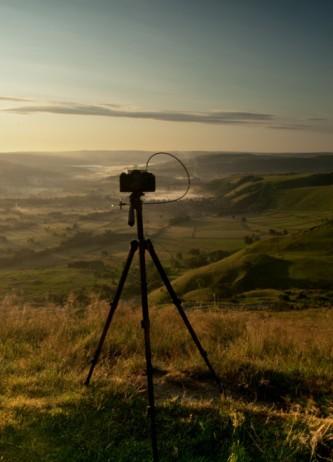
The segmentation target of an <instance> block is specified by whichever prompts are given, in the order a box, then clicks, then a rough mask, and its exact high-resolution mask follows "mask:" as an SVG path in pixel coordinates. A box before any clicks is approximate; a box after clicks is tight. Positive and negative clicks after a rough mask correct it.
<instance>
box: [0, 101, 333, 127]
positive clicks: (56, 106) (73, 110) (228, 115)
mask: <svg viewBox="0 0 333 462" xmlns="http://www.w3.org/2000/svg"><path fill="white" fill-rule="evenodd" d="M0 100H5V101H15V102H25V103H28V102H30V104H24V105H22V104H21V105H19V106H16V107H11V108H6V109H3V110H2V111H4V112H12V113H16V114H35V113H45V114H63V115H79V116H98V117H114V118H131V119H148V120H158V121H164V122H187V123H200V124H210V125H243V126H245V125H246V126H261V127H266V128H269V129H274V130H303V131H325V132H327V131H330V130H331V124H330V123H328V120H327V119H325V118H321V117H308V118H305V119H299V120H297V119H289V118H283V117H279V116H277V115H274V114H270V113H262V112H245V111H207V112H186V111H167V110H162V111H143V110H137V109H134V108H133V109H130V108H128V107H125V106H120V105H117V104H111V103H105V104H82V103H75V102H62V101H61V102H60V101H57V102H49V103H47V104H38V102H36V103H33V104H31V102H32V101H31V100H25V99H20V98H11V97H0Z"/></svg>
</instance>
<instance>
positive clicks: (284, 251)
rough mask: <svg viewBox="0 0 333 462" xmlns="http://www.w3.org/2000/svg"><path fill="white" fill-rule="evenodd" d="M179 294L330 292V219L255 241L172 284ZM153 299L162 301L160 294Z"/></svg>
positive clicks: (332, 274) (332, 280)
mask: <svg viewBox="0 0 333 462" xmlns="http://www.w3.org/2000/svg"><path fill="white" fill-rule="evenodd" d="M174 287H175V289H176V290H177V292H178V293H179V294H180V295H181V296H185V297H186V298H188V299H192V300H196V299H199V300H200V299H202V298H208V299H209V298H210V299H212V298H213V297H219V298H223V297H229V296H233V295H235V294H239V293H242V292H247V291H252V290H256V289H283V290H284V289H290V288H300V289H325V290H333V221H331V222H328V223H325V224H322V225H320V226H317V227H314V228H311V229H310V230H307V231H302V232H299V233H296V234H293V235H288V236H279V237H275V238H271V239H267V240H265V241H259V242H256V243H255V244H252V245H250V246H249V247H247V248H245V249H243V250H240V251H239V252H236V253H234V254H233V255H230V256H229V257H226V258H224V259H222V260H219V261H218V262H216V263H212V264H209V265H206V266H203V267H200V268H197V269H194V270H191V271H187V272H186V273H185V274H184V275H182V276H181V277H178V278H177V279H175V280H174ZM152 295H153V299H154V300H155V301H162V300H164V299H166V294H165V293H164V292H163V291H162V290H161V289H159V290H157V291H155V292H154V293H153V294H152Z"/></svg>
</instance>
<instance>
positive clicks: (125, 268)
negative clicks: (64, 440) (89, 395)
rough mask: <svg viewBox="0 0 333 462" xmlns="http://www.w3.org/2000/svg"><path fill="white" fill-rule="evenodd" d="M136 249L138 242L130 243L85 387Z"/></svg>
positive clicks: (97, 357) (98, 354)
mask: <svg viewBox="0 0 333 462" xmlns="http://www.w3.org/2000/svg"><path fill="white" fill-rule="evenodd" d="M137 248H138V241H132V242H131V247H130V250H129V253H128V257H127V260H126V263H125V266H124V269H123V272H122V275H121V277H120V280H119V283H118V287H117V290H116V293H115V295H114V299H113V301H112V302H111V304H110V311H109V314H108V316H107V318H106V322H105V325H104V328H103V331H102V335H101V338H100V339H99V342H98V345H97V348H96V351H95V354H94V356H93V358H92V360H91V366H90V369H89V372H88V375H87V378H86V381H85V382H84V384H85V385H89V382H90V379H91V376H92V374H93V372H94V369H95V366H96V364H97V362H98V359H99V356H100V354H101V351H102V347H103V344H104V340H105V337H106V334H107V332H108V330H109V327H110V325H111V321H112V318H113V315H114V313H115V311H116V308H117V305H118V302H119V299H120V296H121V292H122V290H123V287H124V284H125V281H126V277H127V274H128V271H129V269H130V266H131V263H132V260H133V257H134V254H135V252H136V250H137Z"/></svg>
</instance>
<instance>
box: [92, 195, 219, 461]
mask: <svg viewBox="0 0 333 462" xmlns="http://www.w3.org/2000/svg"><path fill="white" fill-rule="evenodd" d="M142 196H143V192H133V193H132V194H131V196H130V209H129V217H128V224H129V225H130V226H134V224H135V218H136V224H137V236H138V239H137V240H134V241H132V242H131V245H130V250H129V253H128V256H127V260H126V263H125V266H124V269H123V272H122V275H121V277H120V280H119V284H118V287H117V289H116V293H115V295H114V299H113V301H112V302H111V304H110V311H109V313H108V316H107V319H106V322H105V325H104V328H103V331H102V334H101V337H100V340H99V342H98V345H97V348H96V352H95V354H94V356H93V358H92V360H91V366H90V369H89V372H88V376H87V378H86V381H85V385H89V382H90V379H91V376H92V374H93V372H94V369H95V366H96V364H97V362H98V359H99V356H100V354H101V350H102V347H103V344H104V340H105V337H106V335H107V332H108V330H109V328H110V325H111V322H112V318H113V315H114V313H115V311H116V309H117V306H118V302H119V299H120V296H121V293H122V290H123V287H124V284H125V281H126V278H127V275H128V272H129V269H130V266H131V263H132V260H133V257H134V254H135V253H136V251H137V250H138V249H139V263H140V277H141V305H142V321H141V327H142V328H143V330H144V343H145V357H146V370H147V385H148V387H147V388H148V415H149V416H150V434H151V443H152V453H153V461H154V462H158V451H157V437H156V413H155V399H154V385H153V366H152V361H151V346H150V321H149V310H148V294H147V276H146V260H145V253H146V251H148V253H149V254H150V256H151V258H152V260H153V262H154V264H155V266H156V268H157V270H158V272H159V274H160V276H161V279H162V281H163V283H164V285H165V287H166V289H167V290H168V292H169V294H170V297H171V299H172V301H173V303H174V305H175V306H176V308H177V310H178V313H179V314H180V316H181V318H182V320H183V322H184V324H185V326H186V327H187V330H188V331H189V333H190V335H191V337H192V339H193V341H194V343H195V345H196V347H197V349H198V350H199V353H200V354H201V356H202V358H203V360H204V361H205V363H206V365H207V367H208V369H209V370H210V372H211V374H212V376H213V378H214V379H215V381H216V382H217V384H218V387H219V391H220V392H222V384H221V382H220V379H219V377H218V376H217V374H216V372H215V371H214V369H213V367H212V365H211V363H210V361H209V359H208V356H207V352H206V351H205V350H204V349H203V347H202V345H201V343H200V341H199V338H198V337H197V335H196V333H195V331H194V329H193V327H192V325H191V323H190V321H189V319H188V317H187V315H186V313H185V311H184V309H183V307H182V302H181V300H180V299H179V298H178V297H177V294H176V292H175V291H174V289H173V287H172V285H171V283H170V281H169V279H168V276H167V275H166V273H165V271H164V268H163V266H162V264H161V262H160V260H159V258H158V256H157V254H156V252H155V249H154V247H153V244H152V242H151V241H150V240H149V239H145V237H144V231H143V216H142V199H141V197H142Z"/></svg>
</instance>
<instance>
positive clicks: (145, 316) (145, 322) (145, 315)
mask: <svg viewBox="0 0 333 462" xmlns="http://www.w3.org/2000/svg"><path fill="white" fill-rule="evenodd" d="M139 256H140V276H141V304H142V324H141V325H142V327H143V329H144V341H145V356H146V369H147V385H148V402H149V406H148V413H149V416H150V424H151V426H150V431H151V442H152V451H153V461H154V462H158V452H157V436H156V418H155V398H154V384H153V366H152V361H151V346H150V321H149V310H148V295H147V275H146V261H145V241H144V240H143V239H142V240H140V242H139Z"/></svg>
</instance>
